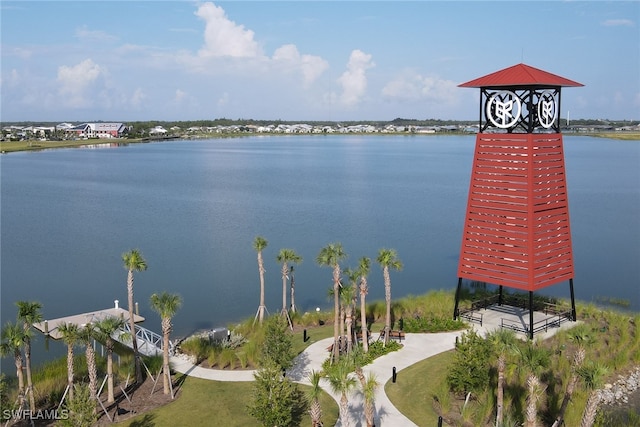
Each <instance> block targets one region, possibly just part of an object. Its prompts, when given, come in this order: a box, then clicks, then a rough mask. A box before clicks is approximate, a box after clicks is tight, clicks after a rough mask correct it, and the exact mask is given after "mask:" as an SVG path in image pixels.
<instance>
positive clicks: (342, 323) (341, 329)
mask: <svg viewBox="0 0 640 427" xmlns="http://www.w3.org/2000/svg"><path fill="white" fill-rule="evenodd" d="M344 316H345V311H344V305H342V304H340V350H341V351H343V350H344V349H345V344H346V343H345V339H344V336H345V333H344V325H345V322H344Z"/></svg>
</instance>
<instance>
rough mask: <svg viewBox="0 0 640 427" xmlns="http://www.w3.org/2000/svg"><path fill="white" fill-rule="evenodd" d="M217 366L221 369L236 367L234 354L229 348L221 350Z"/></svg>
mask: <svg viewBox="0 0 640 427" xmlns="http://www.w3.org/2000/svg"><path fill="white" fill-rule="evenodd" d="M218 366H219V367H220V368H222V369H224V368H226V367H229V368H230V369H235V367H236V352H235V351H233V350H231V349H230V348H223V349H222V351H220V354H219V355H218Z"/></svg>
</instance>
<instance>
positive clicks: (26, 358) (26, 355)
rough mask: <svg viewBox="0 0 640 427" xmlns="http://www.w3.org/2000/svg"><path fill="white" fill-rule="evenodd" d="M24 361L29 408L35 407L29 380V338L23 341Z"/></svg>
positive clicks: (31, 384) (31, 383)
mask: <svg viewBox="0 0 640 427" xmlns="http://www.w3.org/2000/svg"><path fill="white" fill-rule="evenodd" d="M24 362H25V366H26V368H27V394H28V395H29V408H30V409H31V410H32V411H35V409H36V399H35V396H34V395H33V381H32V380H31V340H30V339H29V338H27V339H26V341H25V343H24Z"/></svg>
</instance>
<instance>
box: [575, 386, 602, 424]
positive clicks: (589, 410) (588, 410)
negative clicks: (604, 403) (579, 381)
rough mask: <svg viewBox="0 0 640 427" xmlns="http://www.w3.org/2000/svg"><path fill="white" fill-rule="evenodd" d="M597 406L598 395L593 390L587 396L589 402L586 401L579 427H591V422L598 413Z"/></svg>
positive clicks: (598, 402)
mask: <svg viewBox="0 0 640 427" xmlns="http://www.w3.org/2000/svg"><path fill="white" fill-rule="evenodd" d="M598 405H600V394H599V393H598V392H597V390H594V391H592V392H591V394H590V395H589V400H587V406H586V407H585V408H584V413H583V414H582V422H581V423H580V427H591V426H593V422H594V421H595V419H596V413H597V412H598Z"/></svg>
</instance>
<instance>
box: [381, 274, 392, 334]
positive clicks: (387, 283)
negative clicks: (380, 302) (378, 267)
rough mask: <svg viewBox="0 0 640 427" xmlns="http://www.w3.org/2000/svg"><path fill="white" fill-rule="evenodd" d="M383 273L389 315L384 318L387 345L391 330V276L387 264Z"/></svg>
mask: <svg viewBox="0 0 640 427" xmlns="http://www.w3.org/2000/svg"><path fill="white" fill-rule="evenodd" d="M382 274H383V276H384V300H385V301H386V303H387V315H386V316H385V320H384V345H385V346H386V345H387V343H388V342H389V333H390V332H391V277H390V276H389V267H387V266H385V267H384V268H383V270H382Z"/></svg>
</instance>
